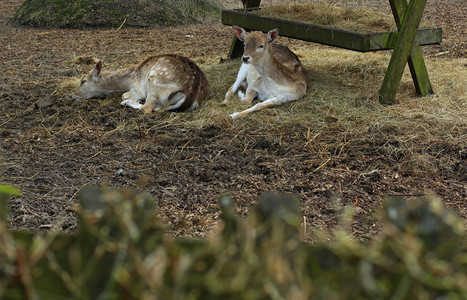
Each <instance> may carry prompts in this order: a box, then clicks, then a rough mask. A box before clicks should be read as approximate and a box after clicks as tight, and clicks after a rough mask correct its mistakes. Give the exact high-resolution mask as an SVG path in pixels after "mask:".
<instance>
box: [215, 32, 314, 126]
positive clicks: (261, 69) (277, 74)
mask: <svg viewBox="0 0 467 300" xmlns="http://www.w3.org/2000/svg"><path fill="white" fill-rule="evenodd" d="M232 29H233V31H234V32H235V35H236V36H237V38H238V39H239V40H240V41H242V42H243V43H244V51H243V56H242V66H241V67H240V70H239V71H238V75H237V79H236V80H235V83H234V84H233V85H232V87H230V89H229V90H228V91H227V93H226V95H225V100H224V103H227V102H229V101H230V99H231V98H232V95H233V94H234V93H235V92H236V91H237V90H238V89H239V87H240V86H245V83H246V91H245V93H243V92H242V91H241V90H239V91H238V97H239V98H240V101H241V102H242V103H244V104H250V103H251V102H252V101H253V100H254V99H255V98H257V99H258V100H259V101H260V102H259V103H257V104H255V105H254V106H252V107H250V108H248V109H246V110H244V111H241V112H236V113H233V114H231V115H230V117H231V118H232V119H235V118H237V117H241V116H244V115H246V114H248V113H250V112H253V111H257V110H260V109H263V108H267V107H273V106H278V105H281V104H284V103H286V102H289V101H293V100H299V99H300V98H302V97H303V96H304V95H305V92H306V86H307V76H306V73H305V70H304V69H303V66H302V64H301V62H300V60H299V59H298V57H297V56H296V55H295V54H294V53H293V52H292V51H291V50H290V49H289V48H287V47H285V46H282V45H279V44H275V43H273V42H274V41H275V40H276V38H277V37H278V36H279V30H278V29H273V30H271V31H269V32H268V33H267V34H264V33H262V32H260V31H253V32H250V33H246V31H245V30H244V29H243V28H241V27H238V26H232Z"/></svg>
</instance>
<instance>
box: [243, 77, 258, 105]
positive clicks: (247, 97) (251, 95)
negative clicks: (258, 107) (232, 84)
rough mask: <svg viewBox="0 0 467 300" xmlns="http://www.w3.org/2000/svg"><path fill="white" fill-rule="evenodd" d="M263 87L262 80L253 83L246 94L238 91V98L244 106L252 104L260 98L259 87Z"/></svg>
mask: <svg viewBox="0 0 467 300" xmlns="http://www.w3.org/2000/svg"><path fill="white" fill-rule="evenodd" d="M260 85H261V79H257V80H255V81H253V82H252V83H251V84H250V85H249V86H248V87H247V89H246V91H245V94H244V93H243V92H242V91H238V98H240V102H242V103H243V104H250V103H251V102H252V101H253V100H254V99H255V98H256V96H258V92H257V87H259V86H260Z"/></svg>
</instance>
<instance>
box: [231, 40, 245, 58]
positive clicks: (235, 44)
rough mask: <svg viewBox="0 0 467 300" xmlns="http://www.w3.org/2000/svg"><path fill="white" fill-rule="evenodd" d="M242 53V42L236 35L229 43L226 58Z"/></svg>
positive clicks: (235, 56)
mask: <svg viewBox="0 0 467 300" xmlns="http://www.w3.org/2000/svg"><path fill="white" fill-rule="evenodd" d="M242 54H243V43H242V42H241V41H240V40H239V39H237V37H234V38H233V41H232V44H231V45H230V50H229V56H228V58H230V59H234V58H237V57H240V56H242Z"/></svg>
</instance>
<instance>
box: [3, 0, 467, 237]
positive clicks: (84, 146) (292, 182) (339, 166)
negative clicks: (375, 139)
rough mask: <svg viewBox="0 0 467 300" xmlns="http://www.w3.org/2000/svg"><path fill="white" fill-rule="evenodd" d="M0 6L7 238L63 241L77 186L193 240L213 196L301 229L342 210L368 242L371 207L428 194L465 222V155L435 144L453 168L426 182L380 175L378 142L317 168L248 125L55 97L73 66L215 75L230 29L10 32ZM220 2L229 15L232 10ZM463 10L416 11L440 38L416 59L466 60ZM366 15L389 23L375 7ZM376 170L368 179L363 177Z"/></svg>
mask: <svg viewBox="0 0 467 300" xmlns="http://www.w3.org/2000/svg"><path fill="white" fill-rule="evenodd" d="M0 1H1V8H0V39H1V49H0V55H1V60H2V74H1V75H0V76H1V81H0V139H1V145H0V151H1V152H0V157H1V158H2V163H1V165H0V171H1V173H0V182H1V183H3V184H9V185H12V186H15V187H17V188H19V189H20V190H21V191H22V196H21V197H17V198H14V199H12V200H11V202H10V207H11V211H10V219H9V224H10V227H11V228H12V229H28V230H30V229H33V230H36V229H41V230H54V229H59V230H64V231H73V230H75V229H76V226H77V224H76V213H75V211H74V204H75V203H76V202H77V197H76V196H77V194H78V192H79V191H80V190H81V189H82V188H83V187H85V186H86V185H89V184H97V185H108V186H112V187H121V188H128V187H130V188H137V189H139V190H141V191H144V192H147V193H149V194H150V195H151V196H152V197H153V198H154V199H155V201H156V206H157V209H158V213H159V215H160V217H161V218H162V220H163V221H164V222H165V224H166V225H167V226H168V228H169V230H171V231H172V232H173V233H174V234H177V235H188V236H195V237H202V236H205V235H206V234H209V233H210V232H212V230H213V228H215V227H216V225H217V223H218V220H219V206H218V203H219V200H220V198H221V196H222V195H231V196H233V198H234V199H235V201H236V205H237V208H236V211H237V213H238V214H239V215H241V216H246V215H247V214H248V211H249V209H250V207H251V206H252V205H253V204H254V203H255V200H256V199H257V197H258V195H259V194H260V193H261V192H264V191H269V190H277V191H280V192H284V193H290V194H293V195H295V196H297V197H299V198H300V200H301V204H302V212H303V220H304V222H306V224H307V226H316V227H319V228H323V229H328V228H333V227H334V226H335V225H336V223H337V222H338V214H337V213H336V211H338V209H337V208H338V207H341V206H343V205H345V206H353V205H354V204H355V205H356V206H357V207H358V210H357V211H356V216H355V217H354V219H353V221H352V224H351V227H352V231H353V234H354V235H355V236H357V237H358V238H359V239H360V240H362V241H365V240H369V239H371V238H372V237H373V236H374V235H375V234H376V233H377V232H378V230H379V224H380V213H379V209H380V207H381V203H382V201H383V199H384V198H385V197H386V196H388V195H389V196H390V195H402V196H407V197H413V196H417V195H422V194H424V193H425V192H426V191H433V192H435V193H436V194H438V195H439V196H440V197H441V198H442V199H443V202H444V203H445V204H446V205H447V206H448V207H450V208H452V209H454V210H455V211H457V212H458V213H459V214H460V215H461V216H462V217H463V218H464V219H466V217H467V203H466V201H465V200H466V198H467V197H466V196H467V190H466V186H465V180H466V174H465V172H466V171H465V170H466V165H465V164H466V162H465V158H466V153H465V147H464V148H459V147H458V146H453V147H451V148H449V147H450V146H449V145H447V144H443V142H442V141H437V143H434V144H435V145H436V147H439V149H433V151H440V152H443V155H445V156H449V160H450V161H452V162H453V164H452V166H450V167H446V168H439V169H438V172H436V173H433V174H430V173H424V174H422V175H419V174H416V173H410V174H405V175H404V174H398V173H397V172H396V171H394V169H393V168H391V166H392V165H394V164H395V163H396V162H395V159H396V158H392V157H383V158H382V157H381V153H380V152H379V150H380V147H381V144H378V143H372V142H369V141H365V140H364V138H362V139H360V143H361V147H360V151H358V152H354V153H347V155H346V156H345V157H342V158H340V159H336V160H333V161H332V164H331V163H330V164H328V165H326V166H323V168H320V169H318V168H317V167H319V165H313V163H310V161H312V160H313V159H312V158H311V159H310V158H309V157H307V155H309V154H308V153H307V152H306V149H304V148H303V147H296V142H297V140H298V139H300V137H299V135H298V134H296V135H294V134H290V132H284V133H277V135H278V136H274V137H271V136H270V135H268V134H267V133H266V132H262V129H261V128H249V127H248V124H247V123H246V124H245V126H243V127H241V128H238V127H235V128H231V127H228V126H226V127H222V126H219V125H218V124H207V125H205V126H201V127H200V128H199V127H175V128H174V127H173V126H171V124H172V122H171V118H173V116H172V115H171V114H154V115H151V116H143V115H142V114H140V113H139V112H137V111H134V110H131V109H124V108H121V107H120V106H119V105H118V102H117V101H118V100H115V99H118V97H115V98H114V100H113V101H91V100H90V101H82V102H77V103H72V102H70V101H69V100H70V93H71V91H72V90H71V89H70V90H68V94H66V93H64V92H63V91H64V90H66V89H64V88H63V87H62V85H63V84H64V83H63V82H66V81H67V80H68V81H70V80H76V78H77V77H79V76H80V75H83V74H84V73H86V72H87V71H88V70H90V68H91V66H90V65H86V64H77V63H76V62H74V58H75V57H99V58H100V59H103V60H104V61H105V62H117V61H118V62H120V63H121V64H122V65H129V64H131V63H137V62H138V61H139V60H141V58H143V57H146V56H149V55H154V54H162V53H168V52H170V53H175V54H181V55H184V56H187V57H190V58H192V59H193V60H195V61H196V62H198V63H201V64H202V63H206V62H216V63H217V62H218V61H219V60H220V59H221V58H225V57H226V54H227V51H228V47H229V46H230V42H231V40H232V34H231V30H230V29H229V28H228V27H226V26H223V25H222V24H221V23H220V22H209V23H206V24H201V25H190V26H182V27H170V28H150V29H134V28H133V29H131V28H122V29H120V30H115V29H109V30H62V29H51V30H46V29H34V28H27V27H21V26H18V25H15V24H14V22H13V21H12V17H13V15H14V12H15V10H16V8H17V7H18V6H19V5H20V4H21V2H22V1H21V0H0ZM222 2H223V3H224V4H225V5H226V6H227V7H229V8H232V7H238V3H239V2H240V1H233V0H224V1H222ZM263 2H264V3H265V4H268V3H271V2H273V1H267V0H266V1H263ZM298 2H300V1H298ZM348 2H349V5H351V4H352V3H351V2H356V1H348ZM464 2H465V1H464V0H430V1H428V4H427V8H426V13H425V18H426V19H429V20H430V21H432V22H433V23H435V24H437V25H438V26H440V27H443V30H444V41H443V43H442V44H441V45H439V46H429V47H424V49H423V50H424V53H425V55H426V56H428V57H431V58H433V59H437V58H444V59H446V58H447V59H449V58H459V57H465V56H466V46H467V45H466V43H467V39H466V36H467V35H466V28H467V22H466V19H465V16H467V8H466V5H465V3H464ZM365 3H366V4H367V5H368V6H371V7H373V8H376V9H380V10H383V11H389V5H388V3H387V1H365ZM311 46H312V45H310V47H311ZM114 66H115V64H114ZM221 99H222V92H216V93H214V94H213V95H212V100H211V101H218V102H220V100H221ZM184 117H186V118H187V119H190V118H194V117H193V116H192V115H189V114H185V115H184ZM178 118H180V116H178ZM190 120H191V119H190ZM245 122H247V121H245ZM271 122H274V121H273V120H271ZM332 134H334V133H333V131H332V130H331V129H330V130H329V135H332ZM382 142H386V141H382ZM464 146H465V145H464ZM330 151H331V150H330ZM440 162H441V163H442V161H441V160H440ZM433 163H434V164H437V163H439V162H433ZM376 165H377V166H378V167H377V168H376V167H375V168H374V169H378V170H379V171H378V172H373V173H371V172H370V173H365V170H368V169H372V166H376ZM456 170H457V172H456ZM459 170H460V171H459Z"/></svg>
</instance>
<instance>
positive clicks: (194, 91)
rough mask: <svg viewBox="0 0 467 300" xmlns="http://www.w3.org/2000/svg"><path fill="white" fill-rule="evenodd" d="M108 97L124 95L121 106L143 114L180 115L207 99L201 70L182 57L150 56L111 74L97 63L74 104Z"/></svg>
mask: <svg viewBox="0 0 467 300" xmlns="http://www.w3.org/2000/svg"><path fill="white" fill-rule="evenodd" d="M111 93H123V95H122V99H123V101H122V102H121V103H120V104H121V105H123V106H125V105H126V106H129V107H132V108H136V109H139V110H141V111H143V112H145V113H149V112H151V111H152V110H153V109H154V108H155V109H157V110H165V111H171V112H181V111H192V110H195V109H197V108H198V107H200V106H201V105H202V104H203V102H204V101H206V99H207V97H208V95H209V86H208V81H207V79H206V76H205V75H204V73H203V72H202V71H201V69H200V68H199V67H198V66H197V65H196V64H195V63H194V62H193V61H191V60H189V59H188V58H185V57H182V56H177V55H158V56H151V57H148V58H147V59H146V60H144V61H143V62H141V63H140V64H138V65H135V66H132V67H129V68H126V69H121V70H117V71H114V72H105V71H103V70H102V62H101V61H99V62H98V63H96V65H95V66H94V69H93V70H92V71H91V72H89V74H88V75H86V76H85V77H84V78H83V79H82V80H81V85H80V87H79V88H78V90H77V91H76V93H75V94H74V96H73V100H80V99H82V98H84V99H89V98H96V97H101V96H104V95H108V94H111ZM143 101H144V104H142V103H141V102H143Z"/></svg>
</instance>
